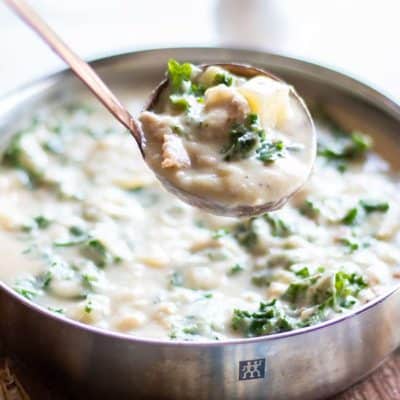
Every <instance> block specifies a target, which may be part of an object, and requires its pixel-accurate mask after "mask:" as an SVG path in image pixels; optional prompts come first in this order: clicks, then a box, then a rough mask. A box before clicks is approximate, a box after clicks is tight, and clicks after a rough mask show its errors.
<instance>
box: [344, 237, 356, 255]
mask: <svg viewBox="0 0 400 400" xmlns="http://www.w3.org/2000/svg"><path fill="white" fill-rule="evenodd" d="M340 243H342V244H343V246H345V247H346V248H347V249H348V251H349V253H353V252H355V251H356V250H358V249H359V248H360V243H359V242H358V241H357V240H355V239H352V238H341V239H340Z"/></svg>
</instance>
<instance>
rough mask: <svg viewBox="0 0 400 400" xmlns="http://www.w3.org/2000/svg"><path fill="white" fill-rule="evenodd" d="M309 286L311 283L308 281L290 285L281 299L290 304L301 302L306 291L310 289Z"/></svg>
mask: <svg viewBox="0 0 400 400" xmlns="http://www.w3.org/2000/svg"><path fill="white" fill-rule="evenodd" d="M310 284H311V282H310V281H309V280H304V281H301V282H294V283H291V284H290V285H289V286H288V288H287V289H286V291H285V293H284V294H283V296H282V299H284V300H286V301H288V302H289V303H292V304H296V303H298V302H299V301H302V300H303V299H304V298H305V296H306V294H307V289H308V288H309V287H310Z"/></svg>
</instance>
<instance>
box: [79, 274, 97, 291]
mask: <svg viewBox="0 0 400 400" xmlns="http://www.w3.org/2000/svg"><path fill="white" fill-rule="evenodd" d="M81 279H82V286H83V287H84V288H85V289H87V290H89V291H93V290H94V285H95V284H96V282H97V281H98V278H97V276H95V275H90V274H82V278H81Z"/></svg>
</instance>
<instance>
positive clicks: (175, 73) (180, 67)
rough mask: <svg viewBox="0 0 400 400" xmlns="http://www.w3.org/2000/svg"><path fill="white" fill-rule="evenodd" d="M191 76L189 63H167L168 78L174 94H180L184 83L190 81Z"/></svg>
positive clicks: (172, 61)
mask: <svg viewBox="0 0 400 400" xmlns="http://www.w3.org/2000/svg"><path fill="white" fill-rule="evenodd" d="M191 75H192V65H191V64H189V63H182V64H181V63H179V62H178V61H176V60H173V59H171V60H169V61H168V78H169V80H170V82H171V86H172V89H173V91H174V92H177V93H181V92H182V84H183V82H184V81H190V78H191Z"/></svg>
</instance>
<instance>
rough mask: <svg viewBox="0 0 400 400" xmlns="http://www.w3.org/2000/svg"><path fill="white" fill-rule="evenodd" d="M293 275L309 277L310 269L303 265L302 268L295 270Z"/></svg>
mask: <svg viewBox="0 0 400 400" xmlns="http://www.w3.org/2000/svg"><path fill="white" fill-rule="evenodd" d="M295 275H296V276H299V277H300V278H309V277H310V271H309V269H308V268H307V267H303V268H301V269H299V270H298V271H295Z"/></svg>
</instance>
